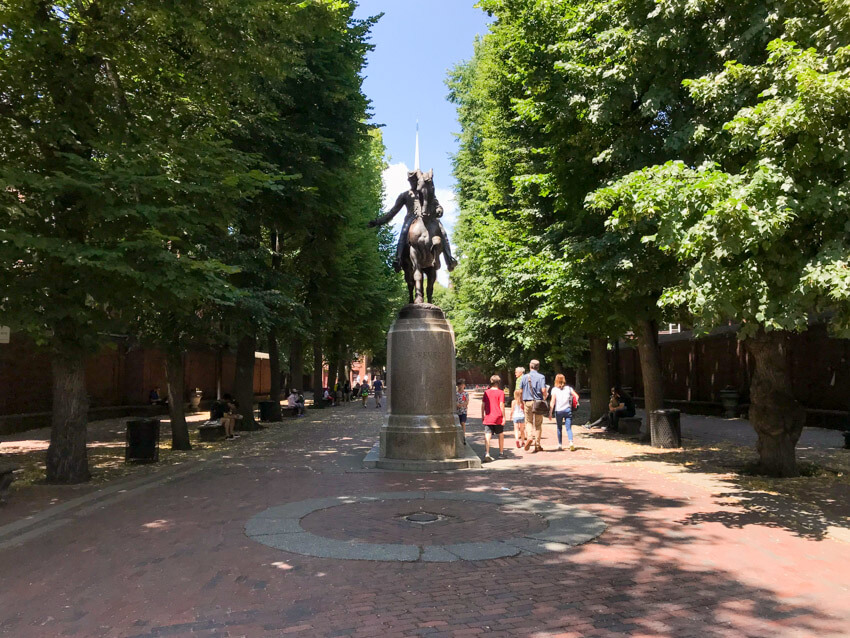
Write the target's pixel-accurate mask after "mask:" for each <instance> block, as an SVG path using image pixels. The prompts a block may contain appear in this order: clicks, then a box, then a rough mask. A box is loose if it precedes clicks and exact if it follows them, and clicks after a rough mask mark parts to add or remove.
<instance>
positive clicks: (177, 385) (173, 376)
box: [165, 348, 192, 450]
mask: <svg viewBox="0 0 850 638" xmlns="http://www.w3.org/2000/svg"><path fill="white" fill-rule="evenodd" d="M165 378H166V380H167V383H168V414H169V416H170V417H171V449H172V450H191V449H192V444H191V443H190V442H189V425H188V424H187V423H186V410H185V404H184V403H183V400H184V396H183V393H184V391H185V388H184V387H183V352H182V351H180V350H179V349H176V348H174V349H171V350H169V351H168V353H167V354H166V357H165Z"/></svg>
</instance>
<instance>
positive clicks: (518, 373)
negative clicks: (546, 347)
mask: <svg viewBox="0 0 850 638" xmlns="http://www.w3.org/2000/svg"><path fill="white" fill-rule="evenodd" d="M524 374H525V368H523V367H522V366H517V367H516V368H514V377H515V379H516V381H515V382H516V385H515V386H514V390H515V391H516V390H519V384H520V381H522V375H524Z"/></svg>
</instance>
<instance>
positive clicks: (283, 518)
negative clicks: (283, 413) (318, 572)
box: [245, 492, 606, 562]
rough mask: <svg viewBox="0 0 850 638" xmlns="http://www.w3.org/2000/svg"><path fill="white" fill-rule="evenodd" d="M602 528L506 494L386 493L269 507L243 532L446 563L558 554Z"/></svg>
mask: <svg viewBox="0 0 850 638" xmlns="http://www.w3.org/2000/svg"><path fill="white" fill-rule="evenodd" d="M426 514H427V515H429V516H424V515H426ZM411 519H429V520H411ZM605 527H606V526H605V523H603V522H602V520H601V519H600V518H599V517H597V516H595V515H594V514H591V513H590V512H587V511H584V510H581V509H578V508H575V507H571V506H568V505H561V504H560V503H552V502H549V501H540V500H534V499H527V498H521V497H517V496H513V495H509V494H493V493H490V492H387V493H383V494H373V495H370V496H339V497H332V498H316V499H309V500H306V501H298V502H296V503H287V504H286V505H278V506H276V507H270V508H269V509H267V510H265V511H264V512H260V513H259V514H257V515H256V516H254V517H253V518H251V519H250V520H248V522H247V523H246V524H245V534H246V535H247V536H248V537H249V538H251V539H253V540H255V541H257V542H258V543H262V544H264V545H268V546H269V547H274V548H276V549H281V550H284V551H287V552H292V553H294V554H302V555H305V556H315V557H319V558H340V559H349V560H378V561H424V562H451V561H456V560H487V559H493V558H506V557H509V556H517V555H519V554H525V555H529V554H542V553H545V552H562V551H566V550H567V549H569V548H570V547H572V546H575V545H581V544H582V543H586V542H588V541H591V540H593V539H594V538H596V537H597V536H599V535H600V534H601V533H602V532H603V531H605Z"/></svg>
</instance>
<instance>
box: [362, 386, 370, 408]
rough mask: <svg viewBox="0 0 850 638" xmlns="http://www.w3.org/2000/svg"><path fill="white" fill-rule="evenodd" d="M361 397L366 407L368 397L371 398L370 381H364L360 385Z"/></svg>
mask: <svg viewBox="0 0 850 638" xmlns="http://www.w3.org/2000/svg"><path fill="white" fill-rule="evenodd" d="M360 398H361V399H362V400H363V407H364V408H365V407H366V399H368V398H369V382H368V381H364V382H363V384H362V385H361V386H360Z"/></svg>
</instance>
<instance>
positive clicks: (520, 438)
mask: <svg viewBox="0 0 850 638" xmlns="http://www.w3.org/2000/svg"><path fill="white" fill-rule="evenodd" d="M511 420H512V421H513V422H514V439H515V440H516V446H517V447H524V446H525V406H524V405H523V403H522V390H520V389H519V388H517V389H516V391H515V392H514V400H513V403H512V405H511Z"/></svg>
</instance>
